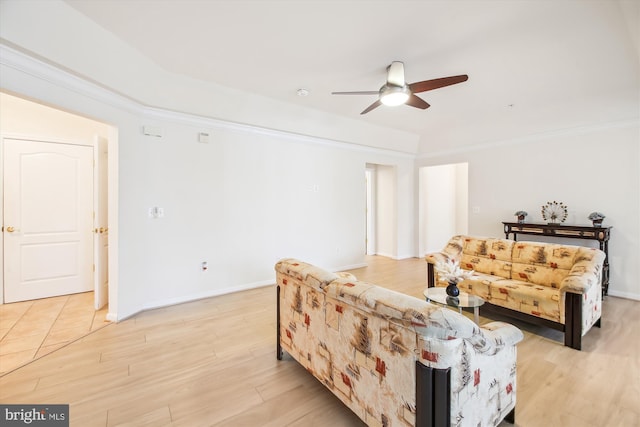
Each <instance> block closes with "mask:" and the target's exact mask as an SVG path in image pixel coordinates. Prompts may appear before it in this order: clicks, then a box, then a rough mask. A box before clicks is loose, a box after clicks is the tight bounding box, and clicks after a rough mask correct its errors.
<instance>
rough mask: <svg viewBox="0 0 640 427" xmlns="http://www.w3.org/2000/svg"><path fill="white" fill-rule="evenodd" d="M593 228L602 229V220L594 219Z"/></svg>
mask: <svg viewBox="0 0 640 427" xmlns="http://www.w3.org/2000/svg"><path fill="white" fill-rule="evenodd" d="M593 226H594V227H602V220H601V219H594V220H593Z"/></svg>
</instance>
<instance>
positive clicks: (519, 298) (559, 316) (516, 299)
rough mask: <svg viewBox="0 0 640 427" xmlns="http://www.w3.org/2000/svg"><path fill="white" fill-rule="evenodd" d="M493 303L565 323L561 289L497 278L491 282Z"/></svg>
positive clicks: (489, 300)
mask: <svg viewBox="0 0 640 427" xmlns="http://www.w3.org/2000/svg"><path fill="white" fill-rule="evenodd" d="M489 293H490V295H489V298H487V299H486V300H487V301H488V302H490V303H491V304H495V305H499V306H502V307H505V308H509V309H512V310H515V311H519V312H521V313H526V314H531V315H533V316H536V317H541V318H543V319H547V320H551V321H554V322H561V323H564V301H562V303H561V301H560V300H561V294H560V290H558V289H554V288H551V287H548V286H542V285H537V284H534V283H528V282H523V281H519V280H508V279H504V280H496V281H493V282H491V283H490V284H489Z"/></svg>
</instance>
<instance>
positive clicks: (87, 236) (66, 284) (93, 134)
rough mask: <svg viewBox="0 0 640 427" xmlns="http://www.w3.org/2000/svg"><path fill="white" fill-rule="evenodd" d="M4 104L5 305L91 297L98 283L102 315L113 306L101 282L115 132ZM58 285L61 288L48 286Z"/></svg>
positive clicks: (16, 101)
mask: <svg viewBox="0 0 640 427" xmlns="http://www.w3.org/2000/svg"><path fill="white" fill-rule="evenodd" d="M0 104H1V105H0V106H1V108H2V112H3V114H2V116H1V118H0V120H1V123H0V125H1V127H2V131H3V134H2V136H1V139H0V141H1V142H0V156H2V157H3V158H2V159H0V163H3V173H2V174H1V176H0V180H1V181H3V182H0V184H3V186H2V188H3V189H4V190H3V197H2V198H1V199H0V200H1V202H0V214H1V215H2V219H3V226H4V228H3V233H2V237H1V241H0V260H1V262H2V271H3V274H2V276H0V304H2V303H10V302H13V301H18V300H30V299H34V298H44V297H50V296H54V295H63V294H70V293H78V292H86V291H94V289H96V286H95V284H96V283H100V284H101V285H103V286H102V288H101V290H103V291H105V292H102V295H100V296H101V301H100V302H99V301H98V299H97V297H98V296H99V295H98V293H96V295H95V298H94V300H95V301H94V304H92V306H95V309H97V308H99V307H100V306H102V305H104V304H105V303H106V302H107V300H108V298H107V296H108V291H106V290H105V288H104V285H106V280H102V281H98V280H97V275H98V274H99V275H100V276H101V277H102V278H108V273H107V272H108V261H107V259H106V252H107V250H108V244H107V241H108V240H107V230H108V226H107V200H108V197H107V184H106V183H107V182H108V180H109V179H108V172H107V169H108V167H107V162H108V161H107V152H108V145H109V143H108V139H107V137H108V136H111V135H112V134H113V128H111V127H110V126H108V125H106V124H103V123H100V122H96V121H93V120H90V119H87V118H84V117H81V116H77V115H75V114H71V113H67V112H64V111H61V110H58V109H56V108H51V107H48V106H45V105H42V104H39V103H36V102H32V101H29V100H26V99H23V98H19V97H16V96H12V95H9V94H6V93H0ZM25 150H26V151H25ZM18 165H19V166H18ZM16 167H19V169H20V170H19V174H20V175H19V179H18V178H17V177H18V175H17V174H18V171H17V170H16ZM25 171H27V172H29V174H28V176H26V175H25ZM94 172H95V173H96V177H95V178H96V179H94ZM16 188H18V189H19V190H16ZM25 190H26V191H27V192H28V194H26V193H24V194H22V195H21V194H20V193H15V191H18V192H20V191H22V192H24V191H25ZM94 196H96V197H94ZM18 200H20V203H17V201H18ZM23 223H24V226H23V225H22V224H23ZM16 224H19V225H16ZM94 235H95V236H94ZM35 238H45V239H49V241H46V242H42V241H34V240H33V239H35ZM51 239H53V240H56V239H58V240H57V241H51ZM16 245H18V246H16ZM9 246H10V247H9ZM16 257H17V259H14V258H16ZM16 265H20V268H16ZM23 267H26V269H23ZM25 272H26V274H25ZM107 280H108V279H107ZM15 283H18V285H17V286H16V285H15ZM53 283H56V286H57V287H56V286H45V285H52V284H53ZM58 285H60V286H58ZM15 288H18V289H20V290H19V292H18V293H15V292H14V290H15ZM27 290H28V291H27ZM5 296H6V298H5Z"/></svg>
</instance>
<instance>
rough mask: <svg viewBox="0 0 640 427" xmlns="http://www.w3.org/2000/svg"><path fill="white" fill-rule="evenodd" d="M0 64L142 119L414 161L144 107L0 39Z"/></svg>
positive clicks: (397, 153)
mask: <svg viewBox="0 0 640 427" xmlns="http://www.w3.org/2000/svg"><path fill="white" fill-rule="evenodd" d="M0 64H1V65H4V66H7V67H9V68H13V69H15V70H17V71H20V72H22V73H25V74H28V75H30V76H33V77H35V78H38V79H40V80H43V81H46V82H48V83H50V84H52V85H55V86H58V87H62V88H64V89H66V90H69V91H72V92H75V93H78V94H80V95H83V96H86V97H88V98H91V99H93V100H95V101H98V102H100V103H103V104H107V105H109V106H111V107H115V108H117V109H120V110H124V111H126V112H129V113H132V114H135V115H137V116H140V117H141V118H143V119H149V120H163V121H169V122H173V123H176V124H183V125H188V126H198V127H205V128H209V129H220V130H229V131H233V132H242V133H251V134H258V135H266V136H271V137H276V138H280V139H287V140H293V141H296V142H303V143H307V144H317V145H323V146H328V147H334V148H340V149H348V150H351V151H360V152H367V153H371V154H378V155H384V156H393V157H400V158H407V159H415V153H407V152H404V151H396V150H391V149H384V148H376V147H370V146H366V145H362V144H357V143H353V142H348V141H340V140H334V139H329V138H323V137H318V136H313V135H306V134H300V133H296V132H290V131H286V130H280V129H272V128H266V127H262V126H255V125H250V124H245V123H239V122H232V121H229V120H222V119H218V118H214V117H206V116H200V115H196V114H191V113H184V112H179V111H173V110H169V109H165V108H161V107H156V106H151V105H146V104H144V103H142V102H140V101H138V100H136V99H133V98H131V97H128V96H125V95H123V94H120V93H118V92H116V91H114V90H112V89H110V88H107V87H104V86H102V85H100V84H99V83H96V82H94V81H91V80H90V79H88V78H86V77H84V76H78V75H77V74H75V73H74V72H72V71H70V70H65V69H63V68H62V67H60V66H58V65H57V64H51V63H49V62H48V61H46V60H44V59H42V58H38V57H37V55H32V54H28V53H25V52H22V51H21V50H19V49H16V48H13V47H11V46H9V45H7V43H6V42H5V41H4V40H0ZM1 87H3V85H2V82H1V81H0V88H1Z"/></svg>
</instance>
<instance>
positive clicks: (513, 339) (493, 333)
mask: <svg viewBox="0 0 640 427" xmlns="http://www.w3.org/2000/svg"><path fill="white" fill-rule="evenodd" d="M481 331H482V333H480V334H475V335H474V336H473V338H472V341H473V346H474V347H475V349H476V351H478V352H479V353H486V354H496V353H498V352H499V351H500V350H502V349H503V348H505V347H511V346H514V345H516V344H517V343H519V342H520V341H522V340H523V339H524V335H523V334H522V331H521V330H520V329H518V328H516V327H515V326H513V325H511V324H509V323H505V322H490V323H487V324H484V325H482V328H481Z"/></svg>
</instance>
